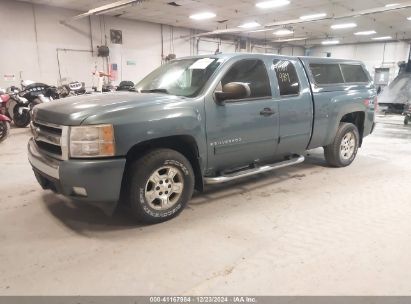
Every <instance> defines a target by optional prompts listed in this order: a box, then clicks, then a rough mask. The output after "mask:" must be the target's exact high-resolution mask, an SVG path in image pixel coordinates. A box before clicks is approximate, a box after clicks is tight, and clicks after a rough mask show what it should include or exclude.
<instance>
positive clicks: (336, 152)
mask: <svg viewBox="0 0 411 304" xmlns="http://www.w3.org/2000/svg"><path fill="white" fill-rule="evenodd" d="M359 143H360V135H359V132H358V129H357V127H356V126H355V125H354V124H352V123H340V126H339V128H338V131H337V134H336V135H335V138H334V141H333V142H332V143H331V144H329V145H328V146H325V147H324V155H325V160H326V161H327V163H328V164H329V165H330V166H333V167H346V166H349V165H350V164H351V163H352V162H353V161H354V159H355V157H356V156H357V152H358V147H359Z"/></svg>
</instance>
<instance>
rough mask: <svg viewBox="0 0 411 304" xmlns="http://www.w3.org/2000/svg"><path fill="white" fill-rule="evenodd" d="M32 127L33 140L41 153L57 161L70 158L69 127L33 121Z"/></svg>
mask: <svg viewBox="0 0 411 304" xmlns="http://www.w3.org/2000/svg"><path fill="white" fill-rule="evenodd" d="M30 127H31V132H32V134H33V139H34V141H35V143H36V145H37V147H38V148H39V150H40V151H41V152H43V153H44V154H46V155H48V156H50V157H53V158H57V159H67V158H68V153H67V150H68V149H67V134H68V127H65V126H59V125H55V124H51V123H46V122H40V121H32V122H31V124H30Z"/></svg>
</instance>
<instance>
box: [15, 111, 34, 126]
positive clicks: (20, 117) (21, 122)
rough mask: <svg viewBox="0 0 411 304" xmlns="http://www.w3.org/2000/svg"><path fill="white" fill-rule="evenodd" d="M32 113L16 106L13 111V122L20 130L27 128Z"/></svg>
mask: <svg viewBox="0 0 411 304" xmlns="http://www.w3.org/2000/svg"><path fill="white" fill-rule="evenodd" d="M30 119H31V118H30V111H28V110H26V109H22V107H20V106H18V105H17V106H15V107H14V109H13V122H14V125H15V126H16V127H18V128H25V127H27V126H28V125H29V123H30Z"/></svg>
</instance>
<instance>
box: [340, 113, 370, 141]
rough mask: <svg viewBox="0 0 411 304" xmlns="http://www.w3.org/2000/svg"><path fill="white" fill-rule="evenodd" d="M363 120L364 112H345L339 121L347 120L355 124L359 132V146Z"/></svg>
mask: <svg viewBox="0 0 411 304" xmlns="http://www.w3.org/2000/svg"><path fill="white" fill-rule="evenodd" d="M364 120H365V113H364V112H352V113H348V114H345V115H344V116H343V117H342V118H341V121H340V122H349V123H352V124H354V125H356V126H357V128H358V133H359V134H360V147H361V145H362V139H363V135H364Z"/></svg>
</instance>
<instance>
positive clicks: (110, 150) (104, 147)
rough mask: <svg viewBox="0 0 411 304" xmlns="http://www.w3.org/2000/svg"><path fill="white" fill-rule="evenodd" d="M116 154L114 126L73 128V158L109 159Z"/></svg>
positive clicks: (71, 131) (71, 137) (71, 154)
mask: <svg viewBox="0 0 411 304" xmlns="http://www.w3.org/2000/svg"><path fill="white" fill-rule="evenodd" d="M115 152H116V151H115V141H114V129H113V126H112V125H95V126H84V127H71V129H70V156H71V157H109V156H114V154H115Z"/></svg>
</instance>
